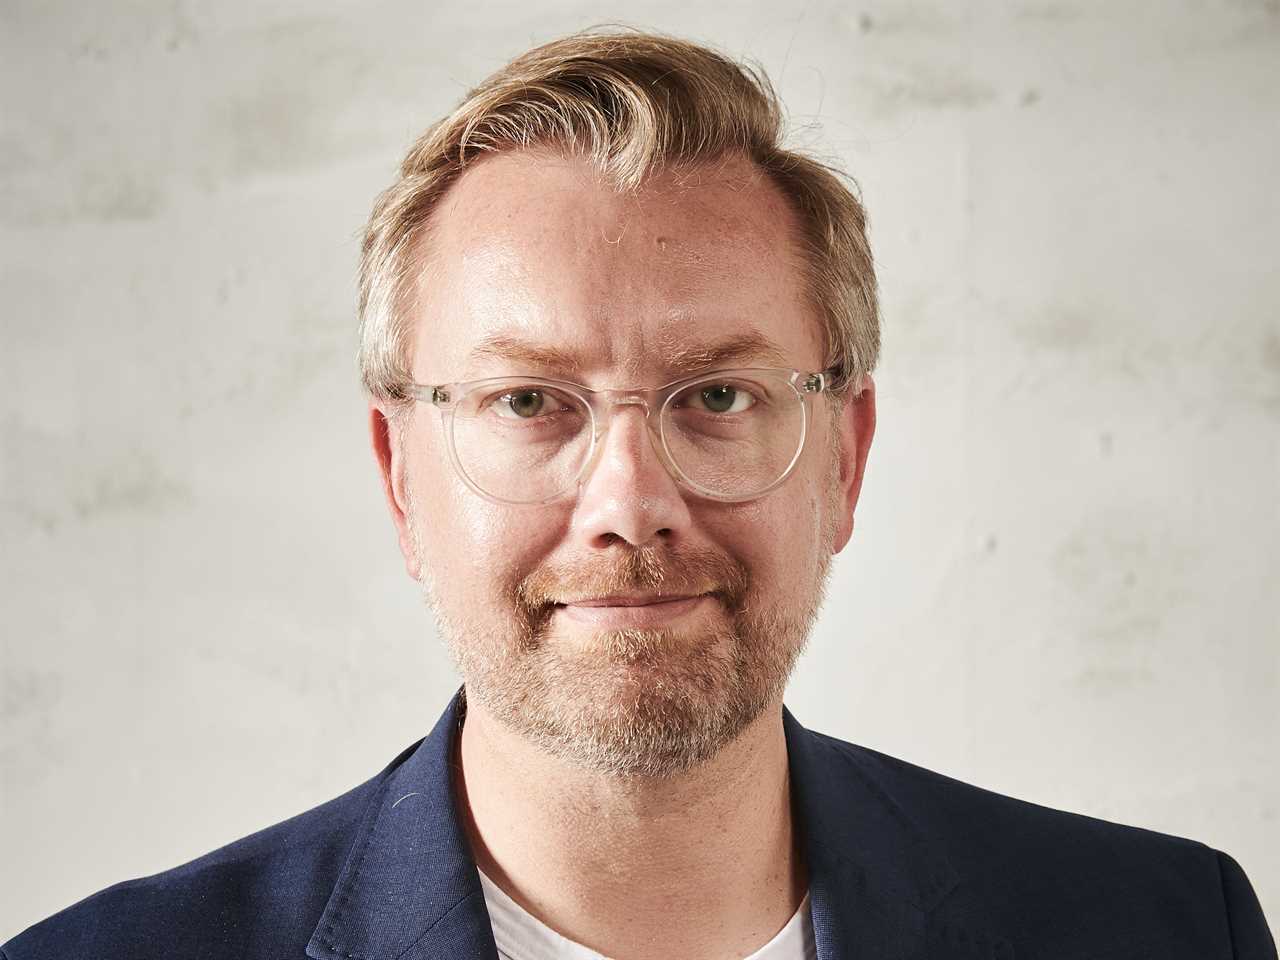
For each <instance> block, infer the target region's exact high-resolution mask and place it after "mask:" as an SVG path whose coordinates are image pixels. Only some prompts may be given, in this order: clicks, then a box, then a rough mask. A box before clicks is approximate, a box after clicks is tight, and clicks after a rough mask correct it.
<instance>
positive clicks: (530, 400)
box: [498, 390, 546, 419]
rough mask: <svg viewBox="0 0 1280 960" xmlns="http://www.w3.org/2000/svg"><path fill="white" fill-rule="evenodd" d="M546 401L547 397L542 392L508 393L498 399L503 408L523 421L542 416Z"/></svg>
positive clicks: (522, 391) (523, 391)
mask: <svg viewBox="0 0 1280 960" xmlns="http://www.w3.org/2000/svg"><path fill="white" fill-rule="evenodd" d="M545 401H546V397H545V396H543V393H542V391H541V390H521V391H520V392H519V393H506V394H503V395H502V396H501V397H499V398H498V402H499V404H500V407H501V408H505V409H507V410H510V411H511V412H512V413H514V414H515V415H516V416H517V417H520V418H522V419H527V418H529V417H536V416H537V415H538V414H540V413H541V412H542V408H543V406H544V404H545ZM503 415H504V416H505V414H503Z"/></svg>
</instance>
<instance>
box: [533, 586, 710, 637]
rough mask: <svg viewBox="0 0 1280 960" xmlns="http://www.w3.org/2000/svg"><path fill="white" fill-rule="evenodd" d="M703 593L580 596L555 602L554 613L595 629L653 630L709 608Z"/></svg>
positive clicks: (707, 595) (707, 598)
mask: <svg viewBox="0 0 1280 960" xmlns="http://www.w3.org/2000/svg"><path fill="white" fill-rule="evenodd" d="M712 600H713V598H712V596H711V595H710V594H707V593H695V594H679V595H673V594H664V595H662V596H659V595H657V594H644V595H636V594H631V595H625V596H604V597H583V598H581V599H579V600H573V601H570V602H566V603H557V604H556V606H555V609H556V612H557V613H559V614H561V615H563V616H564V617H566V618H568V619H569V620H572V621H576V622H578V623H580V624H585V625H587V626H589V627H592V628H594V629H597V630H604V629H614V630H621V629H627V628H637V629H643V628H657V627H660V626H663V625H666V624H673V623H675V622H676V621H678V620H680V619H681V618H683V617H687V616H693V615H696V614H697V612H698V611H706V610H708V609H710V608H709V607H708V604H709V603H710V602H711V601H712Z"/></svg>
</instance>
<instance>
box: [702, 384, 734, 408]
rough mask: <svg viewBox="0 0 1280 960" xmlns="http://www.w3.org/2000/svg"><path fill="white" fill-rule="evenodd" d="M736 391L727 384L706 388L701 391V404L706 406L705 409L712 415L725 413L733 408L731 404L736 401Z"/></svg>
mask: <svg viewBox="0 0 1280 960" xmlns="http://www.w3.org/2000/svg"><path fill="white" fill-rule="evenodd" d="M737 396H738V391H737V390H735V389H733V387H731V386H729V385H728V384H724V385H722V386H718V387H708V388H707V389H705V390H703V391H702V402H703V403H705V404H706V405H707V409H708V410H711V411H713V412H714V413H725V412H727V411H728V410H730V409H731V408H732V407H733V402H734V400H735V399H737Z"/></svg>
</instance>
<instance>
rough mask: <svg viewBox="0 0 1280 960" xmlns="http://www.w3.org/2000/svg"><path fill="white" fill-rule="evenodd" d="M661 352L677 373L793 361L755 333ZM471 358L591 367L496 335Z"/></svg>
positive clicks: (568, 370) (669, 342) (569, 354)
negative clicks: (737, 365) (730, 365)
mask: <svg viewBox="0 0 1280 960" xmlns="http://www.w3.org/2000/svg"><path fill="white" fill-rule="evenodd" d="M659 352H660V354H661V357H662V366H663V368H664V369H666V370H669V371H674V372H677V373H682V372H686V371H688V372H693V371H697V370H703V369H708V368H712V367H717V366H722V365H724V364H728V363H742V362H744V361H760V362H763V363H765V364H767V365H769V366H775V367H786V366H788V365H790V363H791V362H792V361H791V360H790V358H789V357H788V356H787V354H786V352H785V351H784V350H783V349H782V348H781V347H779V346H778V345H777V344H776V343H774V342H773V341H772V340H770V339H769V338H768V337H766V336H764V335H763V334H761V333H758V332H756V331H754V330H752V331H748V332H745V333H736V334H733V335H732V336H728V337H725V338H723V339H720V340H715V341H711V342H708V343H688V342H686V341H676V340H673V339H670V338H667V339H665V340H663V341H662V342H661V343H660V345H659ZM468 359H469V361H470V364H471V365H472V368H474V367H475V365H477V364H480V363H482V362H483V361H486V360H490V361H492V360H501V361H503V362H506V363H512V364H515V365H517V366H522V365H523V366H529V367H535V368H538V369H540V370H555V371H558V372H561V373H563V374H566V375H571V376H579V375H581V374H582V373H583V371H585V370H586V369H587V368H588V366H590V364H588V363H587V361H586V359H585V358H583V357H582V356H581V355H580V354H578V353H575V352H574V351H572V350H566V349H564V348H562V347H557V346H553V345H551V344H542V343H535V342H532V341H529V340H524V339H521V338H520V337H516V336H512V335H511V334H508V333H492V334H489V335H488V336H486V337H484V338H483V339H482V340H481V341H480V342H479V343H478V344H476V346H475V347H474V348H473V349H472V350H471V353H470V356H469V358H468Z"/></svg>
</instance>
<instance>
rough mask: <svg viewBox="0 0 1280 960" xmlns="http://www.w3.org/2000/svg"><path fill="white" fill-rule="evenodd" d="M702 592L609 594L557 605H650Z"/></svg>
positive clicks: (693, 596) (690, 598) (693, 595)
mask: <svg viewBox="0 0 1280 960" xmlns="http://www.w3.org/2000/svg"><path fill="white" fill-rule="evenodd" d="M699 596H701V594H696V593H686V594H676V595H671V594H665V595H664V594H649V595H640V596H607V597H584V598H582V599H580V600H566V601H564V602H562V603H557V604H556V606H558V607H564V606H574V607H650V606H657V605H660V604H664V603H679V602H680V601H681V600H692V599H694V598H695V597H699Z"/></svg>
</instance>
